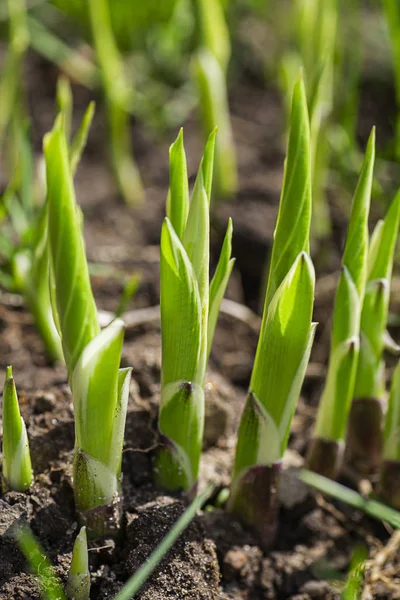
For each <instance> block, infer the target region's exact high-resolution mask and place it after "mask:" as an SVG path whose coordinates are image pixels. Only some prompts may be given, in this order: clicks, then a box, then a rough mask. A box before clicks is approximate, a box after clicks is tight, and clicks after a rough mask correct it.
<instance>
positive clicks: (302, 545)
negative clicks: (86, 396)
mask: <svg viewBox="0 0 400 600" xmlns="http://www.w3.org/2000/svg"><path fill="white" fill-rule="evenodd" d="M29 65H30V69H29V73H28V78H27V81H28V91H29V90H32V89H34V87H33V83H32V82H34V83H35V86H36V89H42V88H43V89H44V90H46V94H45V95H44V96H43V98H41V101H40V103H39V102H38V101H37V100H36V99H35V98H34V97H33V95H32V97H31V98H30V104H31V107H32V113H33V119H34V136H35V145H36V148H37V149H38V148H39V147H40V139H41V136H42V135H43V133H44V131H45V130H46V129H48V128H49V127H50V125H51V122H52V118H53V115H54V109H53V98H54V86H55V76H56V73H55V70H54V69H53V68H51V67H49V66H46V67H45V68H44V67H43V64H42V63H41V62H40V61H38V59H36V58H34V57H31V59H30V61H29ZM74 92H75V93H76V97H77V98H78V102H77V104H78V106H77V111H76V116H77V118H78V117H79V116H80V114H81V112H82V109H83V107H84V105H85V103H86V102H87V100H88V99H89V96H88V94H87V93H86V92H85V91H84V90H82V89H81V88H76V89H74ZM231 106H232V114H233V126H234V132H235V139H236V142H237V147H238V157H239V172H240V178H241V188H240V192H239V194H238V196H237V198H235V199H234V200H233V201H232V202H231V203H222V204H219V205H217V206H216V208H215V211H214V212H215V214H214V216H213V223H212V228H213V232H212V233H213V236H212V247H213V257H212V261H213V264H215V262H214V261H215V256H216V252H217V251H218V249H219V247H220V245H221V240H222V236H223V233H224V228H225V226H226V221H227V218H228V216H232V217H233V221H234V255H235V256H236V257H237V268H236V271H235V273H234V275H233V277H232V281H231V283H230V285H229V290H228V297H229V298H231V299H235V300H237V301H244V302H245V303H246V304H247V305H248V306H251V307H252V308H253V309H255V310H257V309H258V307H259V290H260V287H261V284H262V281H263V270H264V263H265V260H266V256H267V251H268V248H269V246H270V243H271V239H272V233H273V228H274V222H275V217H276V212H277V206H278V201H279V190H280V184H281V176H282V162H283V153H282V148H281V146H280V142H278V141H277V140H280V139H281V135H280V133H281V107H280V104H279V101H278V95H277V93H276V92H275V91H274V90H270V89H265V88H264V87H263V85H262V84H261V83H260V82H258V81H257V80H255V79H253V78H250V77H243V78H242V79H241V80H240V81H238V82H237V84H236V87H235V88H234V90H233V93H232V99H231ZM133 136H134V141H135V147H136V155H137V157H138V161H139V164H140V167H141V170H142V172H143V176H144V180H145V182H146V187H147V198H146V204H145V205H144V206H143V207H141V208H138V209H131V208H128V207H126V206H124V205H123V204H122V203H121V202H120V199H119V198H118V195H117V194H116V191H115V188H114V186H113V183H112V179H111V177H110V174H109V172H108V170H107V168H106V167H105V166H104V165H105V157H104V154H105V153H104V152H103V150H102V149H103V148H104V147H106V144H105V127H104V114H103V112H102V109H101V107H100V108H99V110H98V112H97V115H96V118H95V123H94V126H93V128H92V132H91V135H90V139H89V145H88V149H87V152H86V153H85V157H84V159H83V161H82V164H81V166H80V168H79V171H78V174H77V180H76V188H77V197H78V199H79V202H80V203H81V205H82V207H83V209H84V212H85V237H86V244H87V253H88V257H89V260H90V261H92V262H95V263H101V264H103V265H106V266H107V267H110V268H111V269H112V270H115V271H117V270H118V271H122V272H124V273H126V274H129V273H131V272H132V271H133V270H135V271H138V272H139V273H140V275H141V278H142V280H141V285H140V289H139V292H138V294H137V296H136V297H135V300H134V307H135V309H136V308H142V307H148V306H153V305H156V304H157V303H158V297H159V285H158V271H159V265H158V254H159V249H158V243H159V231H160V225H161V221H162V217H163V213H164V202H165V195H166V191H167V186H168V145H169V142H170V141H171V139H172V135H169V137H168V139H165V140H161V141H160V140H158V141H157V143H156V142H155V141H154V140H153V141H151V139H150V137H149V135H148V132H145V131H143V129H142V128H141V127H139V126H138V125H137V124H134V126H133ZM185 143H186V150H187V156H188V159H189V173H190V175H191V176H192V175H193V174H194V173H195V170H196V167H197V163H198V160H199V157H200V152H201V139H200V136H199V132H198V127H197V125H196V122H195V121H194V120H190V122H188V123H187V125H186V126H185ZM332 214H333V215H335V210H334V207H333V209H332ZM341 219H342V220H341ZM335 227H336V229H335V230H336V231H338V232H339V233H338V236H339V238H340V236H343V217H340V218H338V222H337V223H335ZM339 245H340V243H339V241H338V240H335V243H334V244H331V247H330V248H329V252H330V254H329V256H330V260H329V262H328V263H326V262H323V261H322V260H320V261H318V260H317V268H318V271H319V273H320V274H321V277H320V278H319V283H318V286H317V294H316V308H315V317H316V320H318V321H320V323H321V325H320V327H319V332H318V337H317V340H316V344H315V347H314V350H313V357H312V364H311V365H310V368H309V373H308V376H307V378H306V382H305V385H304V390H303V397H302V398H301V400H300V402H299V407H298V411H297V413H296V416H295V418H294V422H293V428H292V436H291V440H290V451H289V452H288V454H287V457H286V461H285V462H286V469H285V471H284V474H283V477H282V485H281V490H280V495H281V501H282V507H281V513H280V525H279V531H278V535H277V539H276V544H275V546H274V548H273V549H272V550H271V551H270V552H269V553H268V554H267V555H264V554H263V553H262V551H261V550H260V548H259V547H258V545H257V541H256V540H255V539H254V538H253V537H252V535H251V533H250V532H248V531H246V529H245V528H244V527H243V526H242V525H241V524H240V523H239V522H237V521H236V520H235V519H234V518H233V517H232V516H231V515H229V514H227V513H226V512H224V511H223V510H221V509H216V508H214V509H212V510H205V511H204V512H203V513H202V514H201V515H200V516H198V517H197V518H196V519H195V521H193V523H192V524H191V526H190V527H189V528H188V529H187V530H186V531H185V533H184V534H182V536H181V538H180V539H179V540H178V542H177V543H176V544H175V546H174V547H173V549H172V550H171V551H170V552H169V553H168V555H167V556H166V557H165V558H164V560H163V562H162V563H161V565H160V566H159V568H158V569H157V570H156V572H155V573H154V574H153V576H152V577H151V579H150V580H149V581H148V582H147V584H146V586H145V587H144V588H143V589H142V591H141V592H140V594H139V596H138V597H139V598H142V599H146V600H158V599H160V600H161V599H176V600H182V599H188V600H203V599H204V600H206V599H207V600H208V599H210V600H211V599H217V598H221V599H225V600H228V599H229V600H239V599H248V600H266V599H291V600H311V599H320V600H326V599H338V598H339V597H340V592H341V589H342V588H343V580H344V578H345V574H346V572H347V570H348V567H349V562H350V558H351V555H352V551H353V550H354V548H355V546H356V545H357V544H363V545H365V546H367V547H368V549H369V554H370V561H369V563H368V567H367V571H366V583H365V590H366V593H368V594H370V595H369V596H366V597H367V598H377V599H379V598H382V599H383V598H396V597H399V596H398V595H396V594H398V591H396V583H397V584H399V583H400V582H399V575H398V573H399V568H398V567H399V554H398V547H399V539H398V535H397V534H396V533H395V534H393V536H392V537H391V535H392V531H391V530H390V528H388V527H387V526H385V525H384V524H381V523H379V522H375V521H372V520H370V519H368V518H366V517H365V516H363V515H362V514H361V513H359V512H357V511H354V510H352V509H349V508H348V507H347V506H345V505H343V504H339V503H334V502H330V501H329V500H328V499H326V498H324V497H322V496H321V495H319V494H314V493H313V492H311V491H310V490H309V489H308V488H306V487H305V486H304V485H303V484H301V483H300V482H299V481H298V479H297V478H296V476H295V473H296V468H297V467H298V466H299V465H301V464H302V456H303V455H304V453H305V449H306V445H307V441H308V438H309V435H310V428H311V426H312V423H313V418H314V415H315V405H316V402H317V400H318V395H319V392H320V388H321V384H322V381H323V376H324V364H325V363H326V358H327V351H328V344H329V322H328V318H327V315H329V314H330V310H331V306H332V301H333V290H334V285H335V280H336V279H335V277H336V276H335V271H336V269H337V266H338V263H339V255H338V252H337V247H338V246H339ZM322 254H324V255H325V254H326V253H322ZM320 263H321V264H320ZM93 287H94V291H95V296H96V300H97V302H98V305H99V307H100V308H102V309H106V310H114V309H115V308H116V307H117V305H118V300H119V294H120V292H121V287H122V284H121V280H120V279H119V278H118V277H116V276H114V277H113V276H110V274H109V272H106V273H105V274H104V275H103V274H101V273H99V272H98V271H97V274H96V275H95V276H94V277H93ZM130 308H132V307H130ZM0 332H1V335H0V370H1V371H0V373H1V374H0V385H2V383H3V378H4V369H5V367H6V366H7V365H8V364H12V365H13V369H14V375H15V379H16V383H17V387H18V390H19V397H20V401H21V409H22V413H23V416H24V418H25V421H26V423H27V428H28V435H29V439H30V443H31V451H32V460H33V466H34V470H35V483H34V485H33V486H32V489H31V490H30V491H29V493H27V494H17V493H7V494H4V495H2V496H0V536H1V537H0V599H1V600H3V599H4V600H11V599H13V600H22V599H24V600H26V599H34V598H39V597H40V591H39V588H38V586H37V582H36V580H35V579H34V578H33V577H32V576H31V575H29V570H28V568H27V565H26V564H25V561H24V559H23V557H22V555H21V554H20V552H19V551H18V550H17V548H16V545H15V542H14V539H13V535H12V532H13V527H14V526H15V525H17V524H20V523H28V524H29V525H30V526H31V528H32V530H33V532H34V533H35V535H36V536H37V538H38V539H39V540H40V542H41V544H42V545H43V547H44V549H45V551H46V553H47V554H48V556H49V558H50V560H51V561H52V563H53V564H54V565H55V568H56V571H57V574H58V575H59V576H60V577H61V578H62V580H63V581H65V577H66V573H67V570H68V567H69V563H70V558H71V550H72V545H73V542H74V539H75V536H76V533H77V528H78V524H77V517H76V514H75V511H74V505H73V495H72V488H71V453H72V449H73V443H74V430H73V414H72V409H71V394H70V391H69V387H68V384H67V378H66V372H65V369H64V367H63V366H57V367H50V366H49V365H48V363H47V360H46V357H45V353H44V351H43V347H42V345H41V341H40V339H39V338H38V335H37V334H36V331H35V329H34V326H33V323H32V319H31V317H30V316H29V314H28V313H27V311H26V309H25V308H24V307H23V306H22V305H21V303H20V301H19V299H18V298H16V297H15V296H12V295H9V294H2V296H1V306H0ZM256 342H257V334H256V331H255V327H254V324H253V323H252V324H245V323H243V322H241V321H240V320H237V319H235V318H234V317H232V316H227V315H222V316H221V318H220V321H219V324H218V327H217V332H216V338H215V344H214V348H213V352H212V356H211V361H210V369H209V372H208V377H207V422H206V435H205V448H204V454H203V459H202V469H201V483H200V486H203V485H204V484H205V482H206V481H209V480H211V479H212V480H213V481H215V483H216V485H217V490H220V489H222V488H224V487H226V486H228V485H229V482H230V471H231V465H232V458H233V449H234V441H235V431H236V428H237V423H238V419H239V417H240V412H241V408H242V405H243V400H244V395H245V391H246V386H247V385H248V381H249V376H250V372H251V367H252V361H253V358H254V351H255V345H256ZM123 363H124V364H126V365H131V366H133V379H132V384H131V395H130V401H129V410H128V417H127V426H126V436H125V450H124V457H123V474H124V477H123V511H124V526H123V528H122V531H121V535H120V536H119V537H118V538H117V539H115V540H111V539H110V540H101V542H99V543H91V544H90V550H89V555H90V567H91V577H92V594H91V597H92V598H96V599H98V600H103V599H106V598H112V597H113V595H115V593H116V592H117V591H118V590H119V589H120V588H121V587H122V585H123V583H124V582H125V581H126V579H127V578H128V577H129V576H130V575H131V574H132V573H133V572H135V570H136V569H137V568H138V567H139V566H140V565H141V564H142V563H143V562H144V561H145V559H146V557H147V556H148V555H149V554H150V552H151V551H152V550H153V549H154V547H155V546H156V545H157V544H158V543H159V541H160V540H161V539H162V537H163V536H164V535H165V534H166V532H167V531H168V530H169V529H170V527H171V526H172V524H173V523H174V522H175V521H176V519H177V518H178V517H179V515H180V514H181V513H182V511H183V510H184V500H183V499H182V498H180V497H178V496H171V495H165V494H163V493H162V492H161V491H160V490H158V489H156V488H155V486H154V485H153V483H152V455H153V451H154V449H155V447H156V445H157V432H156V419H157V406H158V398H159V391H160V384H159V382H160V331H159V328H158V324H157V323H155V324H154V323H153V324H151V323H147V322H143V323H142V324H139V325H135V326H132V327H128V329H127V333H126V341H125V346H124V352H123Z"/></svg>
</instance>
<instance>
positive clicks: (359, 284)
mask: <svg viewBox="0 0 400 600" xmlns="http://www.w3.org/2000/svg"><path fill="white" fill-rule="evenodd" d="M374 160H375V131H374V130H372V133H371V135H370V138H369V141H368V146H367V150H366V153H365V157H364V162H363V166H362V169H361V173H360V177H359V181H358V185H357V189H356V192H355V195H354V199H353V204H352V209H351V216H350V223H349V229H348V232H347V239H346V245H345V249H344V254H343V263H342V264H343V266H342V271H341V274H340V278H339V283H338V287H337V291H336V297H335V306H334V312H333V325H332V339H331V350H330V356H329V365H328V374H327V378H326V383H325V387H324V390H323V392H322V397H321V400H320V405H319V408H318V414H317V422H316V426H315V432H314V437H313V440H312V442H311V446H310V450H309V455H308V465H309V468H310V469H312V470H313V471H316V472H317V473H321V474H322V475H326V476H327V477H331V478H335V477H336V476H337V475H338V473H339V470H340V467H341V464H342V460H343V452H344V439H345V435H346V427H347V419H348V415H349V410H350V406H351V400H352V397H353V392H354V384H355V376H356V372H357V360H358V353H359V334H360V317H361V307H362V301H363V297H364V290H365V281H366V277H367V257H368V214H369V206H370V200H371V186H372V179H373V168H374Z"/></svg>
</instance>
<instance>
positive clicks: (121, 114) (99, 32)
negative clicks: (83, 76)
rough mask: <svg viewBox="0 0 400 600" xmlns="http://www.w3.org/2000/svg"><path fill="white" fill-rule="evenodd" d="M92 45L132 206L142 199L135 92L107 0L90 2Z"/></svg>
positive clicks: (117, 165)
mask: <svg viewBox="0 0 400 600" xmlns="http://www.w3.org/2000/svg"><path fill="white" fill-rule="evenodd" d="M88 6H89V14H90V21H91V27H92V35H93V42H94V46H95V49H96V54H97V59H98V61H99V65H100V69H101V74H102V79H103V88H104V95H105V100H106V106H107V112H108V125H109V130H110V146H111V156H112V163H113V168H114V171H115V174H116V177H117V181H118V185H119V187H120V190H121V193H122V195H123V197H124V199H125V200H126V202H128V203H129V204H137V203H138V202H141V201H142V200H143V195H144V191H143V185H142V181H141V178H140V173H139V170H138V167H137V166H136V164H135V162H134V160H133V155H132V144H131V134H130V127H129V113H128V112H127V106H128V105H129V104H130V103H131V96H132V89H131V86H130V85H129V84H128V82H127V78H126V75H125V73H124V65H123V62H122V58H121V56H120V54H119V50H118V47H117V44H116V41H115V38H114V33H113V30H112V27H111V19H110V8H109V5H108V2H107V0H89V2H88Z"/></svg>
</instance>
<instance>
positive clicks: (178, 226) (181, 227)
mask: <svg viewBox="0 0 400 600" xmlns="http://www.w3.org/2000/svg"><path fill="white" fill-rule="evenodd" d="M169 173H170V175H169V177H170V187H169V202H168V203H167V217H168V218H169V220H170V221H171V224H172V226H173V228H174V229H175V233H176V235H177V236H178V237H179V239H180V240H181V241H182V240H183V234H184V231H185V227H186V221H187V217H188V213H189V183H188V175H187V168H186V154H185V148H184V145H183V129H182V128H181V129H180V131H179V134H178V137H177V138H176V140H175V142H174V143H173V144H172V146H171V147H170V149H169Z"/></svg>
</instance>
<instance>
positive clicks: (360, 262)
mask: <svg viewBox="0 0 400 600" xmlns="http://www.w3.org/2000/svg"><path fill="white" fill-rule="evenodd" d="M374 162H375V128H373V129H372V131H371V134H370V136H369V140H368V144H367V149H366V151H365V156H364V161H363V164H362V167H361V173H360V176H359V179H358V184H357V188H356V191H355V194H354V198H353V204H352V208H351V215H350V222H349V229H348V232H347V238H346V245H345V249H344V253H343V264H344V265H345V266H346V267H347V269H348V270H349V273H350V275H351V278H352V280H353V282H354V285H355V286H356V288H357V292H358V294H359V297H360V298H362V296H363V293H364V286H365V281H366V277H367V254H368V215H369V207H370V202H371V188H372V181H373V171H374Z"/></svg>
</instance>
